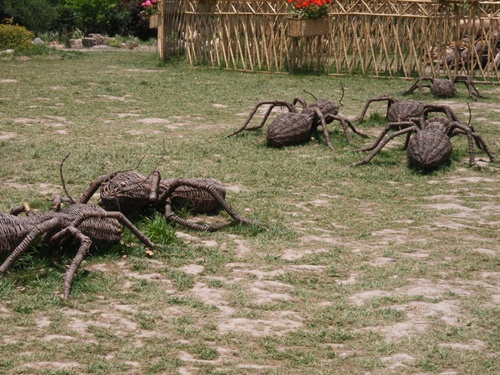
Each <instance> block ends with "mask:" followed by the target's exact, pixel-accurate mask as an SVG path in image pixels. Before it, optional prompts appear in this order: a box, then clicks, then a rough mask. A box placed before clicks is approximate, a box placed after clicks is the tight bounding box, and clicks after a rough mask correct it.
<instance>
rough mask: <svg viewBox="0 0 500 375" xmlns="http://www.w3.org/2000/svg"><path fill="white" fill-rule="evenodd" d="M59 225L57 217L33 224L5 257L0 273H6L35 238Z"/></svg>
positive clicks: (59, 220) (59, 221)
mask: <svg viewBox="0 0 500 375" xmlns="http://www.w3.org/2000/svg"><path fill="white" fill-rule="evenodd" d="M60 225H61V219H60V218H58V217H53V218H51V219H49V220H47V221H44V222H42V223H40V224H38V225H36V226H34V227H33V228H32V229H31V231H30V232H29V233H28V235H27V236H26V237H24V239H23V240H22V241H21V242H20V243H19V245H17V246H16V248H15V249H14V250H13V251H12V253H11V254H10V255H9V256H8V257H7V259H5V261H4V262H3V264H2V265H1V266H0V273H6V272H7V271H8V270H9V268H10V267H11V266H12V264H14V262H15V261H16V260H18V259H19V257H20V256H21V255H23V254H24V252H25V251H26V250H28V248H29V247H30V246H31V245H32V244H33V243H34V242H35V240H36V239H37V238H38V237H39V236H40V235H42V234H44V233H46V232H48V231H50V230H53V229H54V228H57V227H58V226H60Z"/></svg>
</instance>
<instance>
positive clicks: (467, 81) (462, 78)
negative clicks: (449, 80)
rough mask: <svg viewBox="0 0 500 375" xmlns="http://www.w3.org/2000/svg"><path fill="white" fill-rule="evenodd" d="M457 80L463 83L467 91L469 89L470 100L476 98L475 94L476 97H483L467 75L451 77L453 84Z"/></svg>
mask: <svg viewBox="0 0 500 375" xmlns="http://www.w3.org/2000/svg"><path fill="white" fill-rule="evenodd" d="M457 82H463V83H464V85H465V86H466V87H467V91H469V96H470V98H471V99H472V100H477V99H476V96H477V97H478V98H483V96H481V94H479V91H478V89H477V88H476V86H474V84H473V83H472V80H471V79H470V77H469V76H456V77H455V78H454V79H453V83H454V84H455V83H457Z"/></svg>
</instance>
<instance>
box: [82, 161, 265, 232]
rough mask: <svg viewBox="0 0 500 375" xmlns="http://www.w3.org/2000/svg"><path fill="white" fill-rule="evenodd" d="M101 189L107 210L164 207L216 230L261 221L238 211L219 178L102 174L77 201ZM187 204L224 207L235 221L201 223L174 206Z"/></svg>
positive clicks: (201, 208)
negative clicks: (231, 204)
mask: <svg viewBox="0 0 500 375" xmlns="http://www.w3.org/2000/svg"><path fill="white" fill-rule="evenodd" d="M97 190H99V193H100V198H99V201H98V204H99V205H100V206H102V207H103V208H105V209H106V210H118V211H120V212H123V213H124V214H128V213H131V212H139V211H142V210H144V209H146V208H147V207H153V208H155V209H164V211H165V217H166V219H167V220H168V221H173V222H175V223H178V224H180V225H183V226H185V227H187V228H190V229H194V230H201V231H209V232H214V231H217V230H219V229H221V228H223V227H226V226H229V225H233V224H236V223H243V224H253V225H260V224H259V223H258V222H257V221H255V220H251V219H247V218H245V217H243V216H241V215H240V214H238V213H237V212H236V211H235V210H234V209H233V208H232V207H231V206H230V205H229V203H228V202H227V201H226V200H225V197H226V189H225V188H224V185H222V183H221V182H220V181H218V180H215V179H207V178H179V179H165V180H162V179H161V176H160V172H159V171H157V170H154V171H153V172H152V173H151V175H149V176H147V177H146V176H143V175H142V174H140V173H138V172H135V171H125V172H116V173H112V174H109V175H103V176H100V177H99V178H98V179H96V180H95V181H93V182H92V183H91V184H90V185H89V187H88V188H87V190H85V191H84V192H83V193H82V194H81V196H80V197H79V198H78V199H77V200H76V201H75V202H76V203H87V202H88V201H89V200H90V199H91V198H92V196H93V195H94V193H95V192H97ZM178 206H184V207H187V208H188V209H189V210H190V211H192V212H196V213H209V212H211V211H214V210H216V209H221V208H222V209H224V210H225V211H226V212H227V213H228V214H229V215H230V216H231V218H232V219H233V221H232V222H224V223H218V224H198V223H195V222H193V221H190V220H186V219H183V218H181V217H179V216H177V215H176V214H175V212H174V211H173V207H178Z"/></svg>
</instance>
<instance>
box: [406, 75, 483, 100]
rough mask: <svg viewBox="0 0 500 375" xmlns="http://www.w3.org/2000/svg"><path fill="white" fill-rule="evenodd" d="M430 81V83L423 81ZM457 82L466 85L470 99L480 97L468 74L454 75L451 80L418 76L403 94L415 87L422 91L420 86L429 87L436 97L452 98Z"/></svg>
mask: <svg viewBox="0 0 500 375" xmlns="http://www.w3.org/2000/svg"><path fill="white" fill-rule="evenodd" d="M424 82H430V83H427V84H426V83H424ZM457 82H462V83H464V84H465V86H466V87H467V90H468V91H469V96H470V97H471V99H472V100H477V98H476V97H479V98H482V96H481V95H480V94H479V91H478V89H477V88H476V87H475V86H474V84H473V83H472V80H471V79H470V77H469V76H456V77H455V78H454V79H453V80H449V79H437V78H433V77H420V78H419V79H418V80H417V81H416V82H415V83H414V84H413V85H412V86H411V87H410V88H409V89H408V90H407V91H405V92H404V94H410V93H412V92H413V91H415V90H416V89H417V88H418V89H419V92H420V93H422V88H424V87H425V88H429V89H430V91H431V94H432V95H434V96H435V97H437V98H444V99H447V98H452V97H454V96H455V94H456V92H457V89H456V87H455V84H456V83H457Z"/></svg>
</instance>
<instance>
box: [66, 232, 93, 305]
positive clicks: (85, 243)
mask: <svg viewBox="0 0 500 375" xmlns="http://www.w3.org/2000/svg"><path fill="white" fill-rule="evenodd" d="M66 230H67V231H68V232H70V233H71V234H72V236H73V237H74V238H76V239H78V241H79V242H80V246H79V247H78V251H77V252H76V255H75V257H74V258H73V261H72V262H71V265H70V266H69V268H68V270H67V271H66V273H65V274H64V279H63V300H64V301H67V300H68V298H69V294H70V293H71V286H72V285H73V279H74V278H75V274H76V271H78V268H80V265H81V264H82V262H83V260H84V259H85V258H86V257H87V255H88V254H89V249H90V246H91V245H92V240H91V239H90V238H89V237H87V236H85V235H84V234H83V233H82V232H80V231H79V230H78V229H76V228H75V227H67V228H66Z"/></svg>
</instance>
